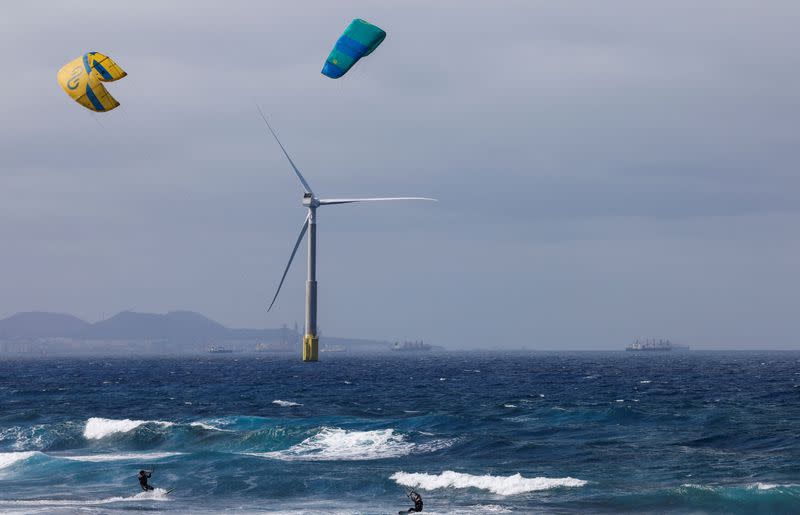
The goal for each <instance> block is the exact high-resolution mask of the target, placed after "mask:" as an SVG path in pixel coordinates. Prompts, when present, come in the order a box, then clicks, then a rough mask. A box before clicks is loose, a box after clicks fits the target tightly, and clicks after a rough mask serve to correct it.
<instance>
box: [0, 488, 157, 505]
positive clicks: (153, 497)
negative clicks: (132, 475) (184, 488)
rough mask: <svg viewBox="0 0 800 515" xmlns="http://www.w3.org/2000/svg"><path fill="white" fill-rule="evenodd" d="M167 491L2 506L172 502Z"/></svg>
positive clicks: (12, 501) (9, 501)
mask: <svg viewBox="0 0 800 515" xmlns="http://www.w3.org/2000/svg"><path fill="white" fill-rule="evenodd" d="M170 500H171V499H170V498H169V497H168V496H167V490H164V489H163V488H156V489H155V490H151V491H149V492H140V493H138V494H136V495H131V496H129V497H107V498H105V499H86V500H80V499H18V500H15V499H4V500H0V506H91V505H94V504H110V503H116V502H125V501H170Z"/></svg>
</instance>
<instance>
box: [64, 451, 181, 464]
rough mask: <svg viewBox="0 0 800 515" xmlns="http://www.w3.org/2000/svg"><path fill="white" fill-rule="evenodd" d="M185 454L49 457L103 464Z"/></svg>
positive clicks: (159, 453)
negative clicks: (105, 462) (104, 462)
mask: <svg viewBox="0 0 800 515" xmlns="http://www.w3.org/2000/svg"><path fill="white" fill-rule="evenodd" d="M181 454H185V453H182V452H139V453H121V454H85V455H80V456H65V455H50V456H52V457H53V458H62V459H65V460H72V461H89V462H96V463H99V462H103V461H125V460H136V461H147V460H159V459H161V458H171V457H172V456H180V455H181Z"/></svg>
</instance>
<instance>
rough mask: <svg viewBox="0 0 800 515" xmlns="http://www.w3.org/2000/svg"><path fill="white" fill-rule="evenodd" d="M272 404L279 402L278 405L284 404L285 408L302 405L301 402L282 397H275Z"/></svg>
mask: <svg viewBox="0 0 800 515" xmlns="http://www.w3.org/2000/svg"><path fill="white" fill-rule="evenodd" d="M272 404H277V405H278V406H282V407H284V408H291V407H292V406H302V404H300V403H299V402H292V401H282V400H280V399H275V400H274V401H272Z"/></svg>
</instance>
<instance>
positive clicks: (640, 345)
mask: <svg viewBox="0 0 800 515" xmlns="http://www.w3.org/2000/svg"><path fill="white" fill-rule="evenodd" d="M625 350H626V351H629V352H670V351H687V350H689V346H688V345H674V344H673V343H672V342H671V341H669V340H666V339H662V338H649V339H644V340H641V339H639V338H637V339H635V340H634V341H633V343H631V344H630V345H628V346H627V347H625Z"/></svg>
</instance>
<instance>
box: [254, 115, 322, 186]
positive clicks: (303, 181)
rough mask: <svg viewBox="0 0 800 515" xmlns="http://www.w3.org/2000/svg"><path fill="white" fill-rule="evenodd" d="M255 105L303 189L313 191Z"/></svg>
mask: <svg viewBox="0 0 800 515" xmlns="http://www.w3.org/2000/svg"><path fill="white" fill-rule="evenodd" d="M256 107H257V108H258V113H259V114H260V115H261V119H262V120H264V123H266V124H267V129H269V132H271V133H272V137H274V138H275V141H277V142H278V146H279V147H281V150H283V155H285V156H286V159H288V160H289V164H290V165H292V169H293V170H294V173H295V174H296V175H297V178H298V179H300V182H301V183H303V189H304V190H305V191H306V193H313V192H312V191H311V186H309V185H308V183H307V182H306V179H305V177H303V174H301V173H300V170H298V169H297V167H296V166H295V165H294V161H292V158H291V157H289V154H288V153H287V152H286V149H285V148H283V145H282V144H281V140H279V139H278V135H277V134H275V131H274V130H272V126H271V125H270V124H269V122H268V121H267V117H266V116H264V113H263V112H262V111H261V106H259V105H258V104H256Z"/></svg>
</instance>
